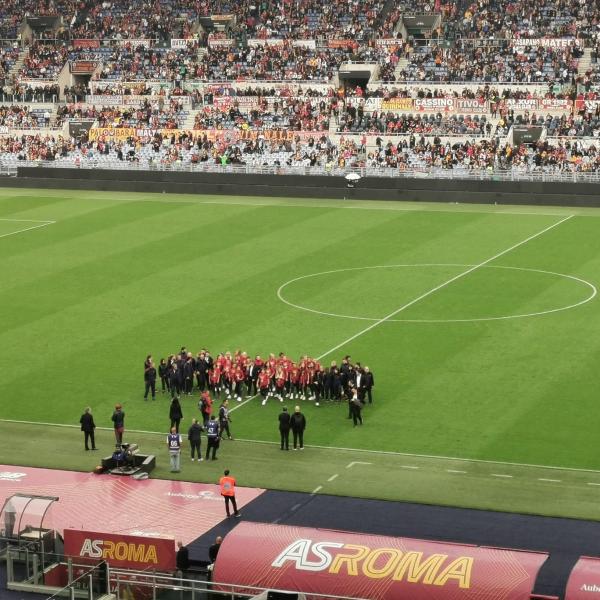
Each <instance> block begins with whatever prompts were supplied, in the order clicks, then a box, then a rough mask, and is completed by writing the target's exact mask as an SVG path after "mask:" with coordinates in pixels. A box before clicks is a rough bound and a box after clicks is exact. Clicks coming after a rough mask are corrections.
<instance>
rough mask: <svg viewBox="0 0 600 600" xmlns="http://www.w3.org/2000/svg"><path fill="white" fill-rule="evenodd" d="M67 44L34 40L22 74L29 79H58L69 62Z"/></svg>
mask: <svg viewBox="0 0 600 600" xmlns="http://www.w3.org/2000/svg"><path fill="white" fill-rule="evenodd" d="M67 55H68V47H67V45H66V44H57V43H52V42H47V43H44V42H34V43H33V44H31V46H29V51H28V52H27V56H26V57H25V60H24V63H23V68H22V69H21V75H22V76H23V77H26V78H28V79H50V80H52V79H56V77H57V76H58V74H59V73H60V71H61V69H62V68H63V67H64V66H65V63H66V62H67Z"/></svg>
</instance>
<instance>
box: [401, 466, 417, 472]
mask: <svg viewBox="0 0 600 600" xmlns="http://www.w3.org/2000/svg"><path fill="white" fill-rule="evenodd" d="M400 468H401V469H413V470H415V471H416V470H417V469H420V467H413V466H412V465H400Z"/></svg>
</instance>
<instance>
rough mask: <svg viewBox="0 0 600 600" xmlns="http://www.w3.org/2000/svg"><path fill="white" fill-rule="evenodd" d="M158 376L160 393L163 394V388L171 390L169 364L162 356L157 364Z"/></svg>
mask: <svg viewBox="0 0 600 600" xmlns="http://www.w3.org/2000/svg"><path fill="white" fill-rule="evenodd" d="M158 376H159V377H160V383H161V386H162V393H163V394H164V393H165V390H167V392H169V391H170V390H171V382H170V381H169V365H168V364H167V361H166V360H165V359H164V358H161V359H160V363H159V364H158Z"/></svg>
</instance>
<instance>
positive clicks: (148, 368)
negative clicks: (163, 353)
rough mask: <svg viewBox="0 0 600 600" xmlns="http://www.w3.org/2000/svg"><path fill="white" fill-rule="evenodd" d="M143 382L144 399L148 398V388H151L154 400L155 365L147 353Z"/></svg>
mask: <svg viewBox="0 0 600 600" xmlns="http://www.w3.org/2000/svg"><path fill="white" fill-rule="evenodd" d="M144 383H145V384H146V390H145V391H144V400H148V392H149V391H150V390H152V400H156V367H155V366H154V362H153V361H152V356H150V355H149V354H148V358H146V362H145V363H144Z"/></svg>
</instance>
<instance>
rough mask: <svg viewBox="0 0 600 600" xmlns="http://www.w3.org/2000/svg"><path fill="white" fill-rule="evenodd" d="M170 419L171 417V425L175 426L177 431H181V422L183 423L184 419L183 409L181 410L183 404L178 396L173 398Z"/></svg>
mask: <svg viewBox="0 0 600 600" xmlns="http://www.w3.org/2000/svg"><path fill="white" fill-rule="evenodd" d="M169 419H171V427H175V432H176V433H179V423H181V419H183V411H182V410H181V404H179V398H177V396H175V398H173V399H172V400H171V406H170V407H169Z"/></svg>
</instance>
